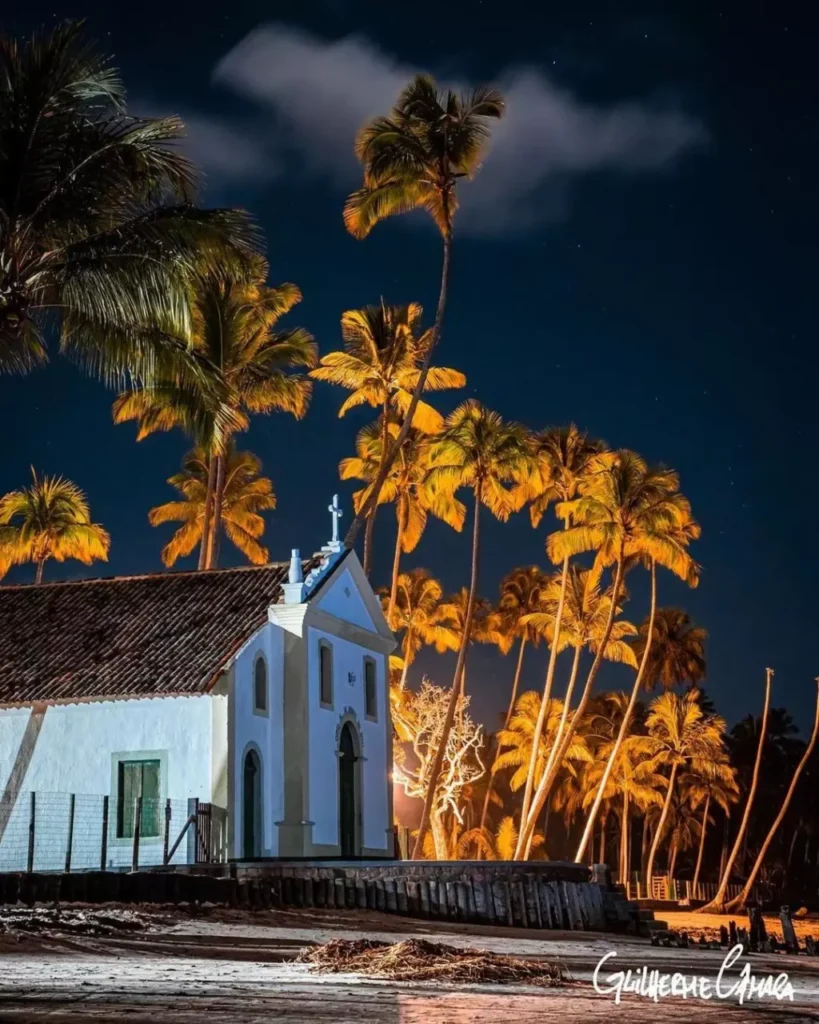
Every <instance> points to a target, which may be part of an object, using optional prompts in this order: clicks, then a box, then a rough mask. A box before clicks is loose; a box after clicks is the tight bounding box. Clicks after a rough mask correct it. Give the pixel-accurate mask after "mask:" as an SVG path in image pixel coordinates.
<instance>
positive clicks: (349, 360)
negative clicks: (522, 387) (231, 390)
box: [311, 302, 466, 575]
mask: <svg viewBox="0 0 819 1024" xmlns="http://www.w3.org/2000/svg"><path fill="white" fill-rule="evenodd" d="M423 312H424V311H423V308H422V307H421V306H420V304H419V303H417V302H411V303H409V305H407V306H388V305H385V304H384V303H383V302H382V303H381V304H380V305H378V306H365V307H364V309H349V310H347V312H346V313H343V314H342V317H341V335H342V338H343V341H344V349H343V351H340V352H329V353H328V354H327V355H325V356H323V357H322V359H321V363H320V365H319V366H318V367H317V368H316V369H315V370H313V371H312V373H311V376H312V377H314V378H315V379H316V380H323V381H327V382H328V383H330V384H336V385H338V386H339V387H343V388H345V389H346V390H348V391H349V392H350V396H349V398H347V400H346V401H345V402H344V403H343V404H342V406H341V408H340V409H339V412H338V414H339V416H343V415H344V414H345V413H346V412H348V411H349V410H350V409H352V408H354V407H355V406H357V405H370V406H372V407H373V408H374V409H380V410H381V419H380V424H381V445H380V452H379V463H378V466H377V469H376V473H375V477H374V479H373V482H372V483H371V485H370V488H369V489H368V494H367V495H366V496H365V498H364V500H363V503H362V513H361V514H362V515H366V518H367V531H366V536H365V540H364V572H365V573H367V574H368V575H369V573H370V570H371V568H372V566H371V561H372V534H373V524H374V523H375V513H376V510H377V508H378V503H379V502H380V500H381V489H382V487H383V485H384V482H385V480H386V476H387V473H388V472H389V471H390V469H391V467H392V463H393V462H394V460H395V456H396V455H397V453H398V451H399V450H400V448H401V447H403V445H404V442H405V441H406V438H407V434H408V432H409V428H410V427H414V428H415V429H416V430H421V431H424V432H425V433H428V434H432V433H436V432H438V431H439V430H440V429H441V428H442V427H443V425H444V421H443V417H442V416H441V414H440V413H439V412H436V410H435V409H433V408H432V406H430V405H427V403H426V402H416V403H415V405H414V406H413V408H412V412H411V413H410V406H411V405H413V395H414V394H415V389H416V387H418V386H419V381H420V378H421V372H422V371H421V367H422V366H424V365H425V364H426V359H427V352H428V349H429V345H430V343H431V339H432V334H431V332H430V331H424V332H421V318H422V316H423ZM465 384H466V377H464V375H463V374H462V373H459V372H458V371H457V370H450V369H448V368H446V367H440V366H439V367H435V368H434V369H430V370H429V372H428V374H427V375H426V376H425V377H424V381H423V386H422V390H423V391H443V390H446V389H448V388H462V387H464V385H465ZM391 413H392V414H395V415H396V416H397V417H398V418H399V420H400V421H401V422H402V423H403V421H404V420H406V419H407V417H408V416H410V415H411V422H409V426H408V427H407V430H406V431H405V430H404V429H403V426H401V427H400V428H399V429H398V431H397V432H396V435H395V440H394V441H392V440H391V438H390V421H391V420H390V414H391ZM399 437H401V445H400V446H398V447H396V443H397V441H398V438H399ZM385 467H386V469H385ZM370 497H373V498H374V500H373V501H370ZM365 507H366V512H363V509H364V508H365Z"/></svg>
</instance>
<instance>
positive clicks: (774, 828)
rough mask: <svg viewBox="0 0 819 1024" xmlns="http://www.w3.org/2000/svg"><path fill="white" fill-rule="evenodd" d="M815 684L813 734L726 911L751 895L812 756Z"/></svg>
mask: <svg viewBox="0 0 819 1024" xmlns="http://www.w3.org/2000/svg"><path fill="white" fill-rule="evenodd" d="M816 682H817V691H816V711H815V713H814V717H813V732H812V733H811V735H810V741H809V743H808V745H807V747H805V752H804V754H803V755H802V759H801V760H800V762H799V764H798V765H797V766H796V771H795V772H794V773H793V778H792V779H791V784H790V786H789V787H788V792H787V794H786V795H785V800H784V802H783V804H782V806H781V807H780V808H779V814H777V816H776V818H775V819H774V823H773V825H771V827H770V829H769V830H768V834H767V836H765V842H764V843H763V844H762V849H761V850H760V851H759V854H758V855H757V858H756V862H755V863H754V866H753V867H752V868H751V873H750V874H749V875H748V878H747V880H746V882H745V885H744V887H743V889H742V892H741V893H740V894H739V896H737V897H736V898H735V899H733V900H731V902H730V903H729V904H728V906H727V907H726V909H727V910H741V909H742V908H743V907H744V906H745V903H746V901H747V899H748V897H749V896H750V895H751V890H752V889H753V887H754V882H756V879H757V875H758V874H759V871H760V868H761V867H762V864H763V861H764V860H765V855H766V854H767V852H768V848H769V847H770V845H771V843H772V842H773V838H774V836H775V835H776V833H777V832H778V831H779V828H780V826H781V825H782V822H783V820H784V818H785V815H786V814H787V813H788V807H789V806H790V802H791V800H792V799H793V794H794V792H795V791H796V784H797V783H798V782H799V777H800V775H801V774H802V772H803V771H804V768H805V765H807V763H808V761H810V759H811V756H812V754H813V748H814V747H815V746H816V736H817V733H818V732H819V679H817V680H816Z"/></svg>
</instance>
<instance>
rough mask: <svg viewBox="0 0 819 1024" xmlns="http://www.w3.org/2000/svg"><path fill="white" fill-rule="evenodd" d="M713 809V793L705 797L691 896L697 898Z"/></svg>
mask: <svg viewBox="0 0 819 1024" xmlns="http://www.w3.org/2000/svg"><path fill="white" fill-rule="evenodd" d="M710 807H711V793H710V792H709V793H708V794H707V796H706V797H705V810H704V811H703V813H702V827H701V828H700V848H699V850H698V852H697V866H696V867H695V868H694V879H693V881H692V883H691V894H692V896H693V898H694V899H696V898H697V885H698V884H699V880H700V868H702V853H703V850H704V849H705V831H706V829H707V828H708V810H709V808H710Z"/></svg>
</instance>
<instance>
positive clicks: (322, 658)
mask: <svg viewBox="0 0 819 1024" xmlns="http://www.w3.org/2000/svg"><path fill="white" fill-rule="evenodd" d="M319 703H320V704H321V706H322V707H325V708H331V707H332V706H333V648H332V647H331V646H330V645H329V644H328V643H327V642H326V641H324V640H322V641H321V643H320V644H319Z"/></svg>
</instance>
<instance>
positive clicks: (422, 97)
mask: <svg viewBox="0 0 819 1024" xmlns="http://www.w3.org/2000/svg"><path fill="white" fill-rule="evenodd" d="M502 114H503V97H502V96H501V95H500V93H498V92H497V91H496V90H494V89H489V88H486V87H485V86H481V87H479V88H477V89H474V90H473V91H472V92H470V93H467V94H462V95H458V94H457V93H454V92H452V91H451V90H448V91H446V92H439V91H438V88H437V86H436V84H435V81H434V80H433V79H432V78H431V77H430V76H429V75H417V76H416V77H415V78H414V79H413V80H412V81H411V82H410V83H409V84H408V85H407V87H406V88H405V89H404V91H403V92H402V93H401V95H400V96H399V97H398V101H397V102H396V104H395V106H394V107H393V109H392V111H391V112H390V114H389V115H388V116H387V117H376V118H374V119H373V120H372V121H369V122H368V123H367V124H365V125H364V127H363V128H362V129H361V130H360V131H359V133H358V136H357V138H356V142H355V153H356V156H357V157H358V159H359V160H360V162H361V164H362V167H363V169H364V183H363V187H362V188H360V189H358V190H357V191H356V192H353V193H352V195H350V196H349V197H348V199H347V202H346V204H345V206H344V223H345V225H346V227H347V230H348V231H349V232H350V233H351V234H352V235H354V236H355V237H356V238H366V237H367V235H368V234H369V233H370V231H371V230H372V229H373V227H374V226H375V225H376V224H377V223H378V221H380V220H384V219H386V218H387V217H391V216H393V214H400V213H407V212H409V211H411V210H425V211H426V212H427V213H428V214H429V215H430V216H431V217H432V219H433V220H434V222H435V224H436V226H437V228H438V230H439V231H440V232H441V238H442V240H443V249H444V253H443V265H442V268H441V285H440V291H439V293H438V306H437V308H436V311H435V322H434V324H433V325H432V328H431V332H430V338H429V343H428V346H427V350H426V353H425V355H424V360H423V363H422V365H421V373H420V375H419V377H418V380H417V382H416V385H415V389H414V391H413V394H412V401H411V402H410V406H409V408H408V410H407V415H406V416H405V418H404V423H403V425H402V427H401V430H400V431H399V434H398V436H397V437H396V439H395V441H394V442H393V445H392V447H391V449H390V451H389V453H388V455H387V458H386V459H385V461H384V465H383V466H382V467H381V471H380V473H379V475H378V477H377V478H376V480H375V481H374V483H373V490H372V494H371V495H370V498H369V499H368V501H367V503H366V504H365V507H363V508H362V509H361V510H360V511H359V512H358V514H357V515H356V517H355V519H354V520H353V522H352V524H351V526H350V529H349V531H348V533H347V537H346V538H345V539H346V542H347V544H348V545H352V544H353V543H354V542H355V539H356V537H357V536H358V532H359V530H360V529H361V526H362V524H363V523H364V522H365V521H366V519H367V517H368V515H369V513H370V508H371V507H373V506H374V505H376V504H377V502H378V494H379V492H380V491H381V487H382V486H383V483H384V480H385V479H386V476H387V473H388V472H389V468H390V465H391V464H392V461H393V459H394V458H395V456H396V454H397V452H398V451H399V450H400V448H401V446H402V445H403V443H404V438H405V437H406V435H407V432H408V431H409V429H410V427H411V426H412V425H413V420H414V416H415V408H416V406H417V404H418V402H419V401H420V398H421V394H422V392H423V391H424V390H425V387H426V380H427V375H428V373H429V367H430V360H431V358H432V352H433V350H434V348H435V346H436V345H437V343H438V340H439V338H440V336H441V327H442V325H443V320H444V311H445V309H446V302H447V292H448V288H449V267H450V260H451V254H452V225H453V219H454V216H455V211H456V210H457V207H458V199H457V190H458V183H459V182H460V181H463V179H464V178H472V177H474V176H475V174H476V173H477V171H478V169H479V167H480V165H481V158H482V156H483V153H484V150H485V148H486V144H487V142H488V141H489V125H490V123H491V122H492V121H493V120H496V119H497V118H499V117H501V115H502Z"/></svg>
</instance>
